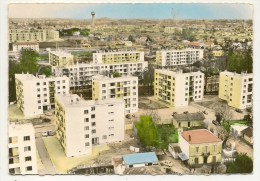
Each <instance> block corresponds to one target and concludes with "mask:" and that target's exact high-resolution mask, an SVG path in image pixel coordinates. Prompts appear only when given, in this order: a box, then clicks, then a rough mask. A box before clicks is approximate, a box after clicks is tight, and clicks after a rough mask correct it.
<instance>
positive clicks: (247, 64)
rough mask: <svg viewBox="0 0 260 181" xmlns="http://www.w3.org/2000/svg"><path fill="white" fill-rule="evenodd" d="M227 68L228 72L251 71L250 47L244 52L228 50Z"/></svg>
mask: <svg viewBox="0 0 260 181" xmlns="http://www.w3.org/2000/svg"><path fill="white" fill-rule="evenodd" d="M227 69H228V71H230V72H236V73H241V72H247V73H252V72H253V58H252V49H248V50H246V51H245V52H235V51H233V50H229V52H228V55H227Z"/></svg>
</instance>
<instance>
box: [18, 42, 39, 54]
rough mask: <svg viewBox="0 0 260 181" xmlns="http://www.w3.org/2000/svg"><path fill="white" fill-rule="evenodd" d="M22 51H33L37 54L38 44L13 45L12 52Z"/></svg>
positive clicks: (20, 43) (22, 43) (23, 43)
mask: <svg viewBox="0 0 260 181" xmlns="http://www.w3.org/2000/svg"><path fill="white" fill-rule="evenodd" d="M22 50H34V51H36V52H39V43H37V42H17V43H13V52H20V51H22Z"/></svg>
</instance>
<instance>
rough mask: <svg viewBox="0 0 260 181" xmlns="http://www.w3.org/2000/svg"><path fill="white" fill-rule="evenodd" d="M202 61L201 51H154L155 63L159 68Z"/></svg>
mask: <svg viewBox="0 0 260 181" xmlns="http://www.w3.org/2000/svg"><path fill="white" fill-rule="evenodd" d="M202 59H203V50H202V49H183V50H161V51H156V63H157V64H158V65H159V66H162V67H164V66H176V65H189V64H193V63H194V62H196V61H200V60H202Z"/></svg>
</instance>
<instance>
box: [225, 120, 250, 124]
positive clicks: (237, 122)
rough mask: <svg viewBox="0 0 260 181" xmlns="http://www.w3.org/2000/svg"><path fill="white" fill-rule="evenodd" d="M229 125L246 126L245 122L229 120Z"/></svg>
mask: <svg viewBox="0 0 260 181" xmlns="http://www.w3.org/2000/svg"><path fill="white" fill-rule="evenodd" d="M229 123H230V125H247V121H245V120H231V121H229Z"/></svg>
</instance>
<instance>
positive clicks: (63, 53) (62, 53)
mask: <svg viewBox="0 0 260 181" xmlns="http://www.w3.org/2000/svg"><path fill="white" fill-rule="evenodd" d="M50 53H51V54H54V55H57V56H66V57H67V56H73V55H72V54H71V53H68V52H65V51H61V50H57V51H50Z"/></svg>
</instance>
